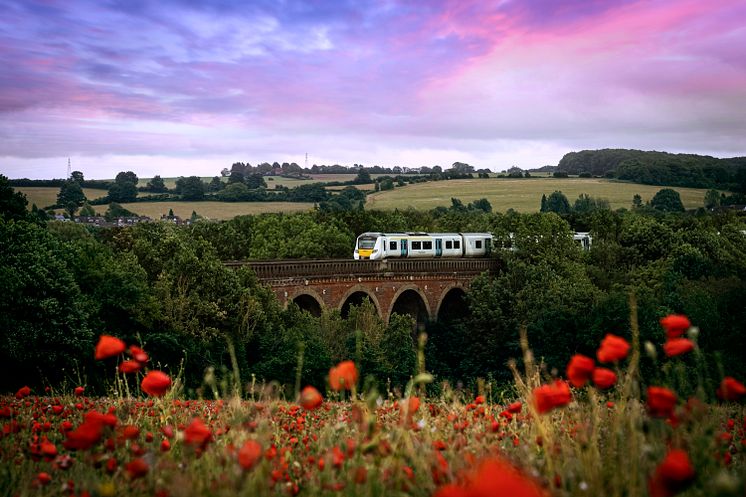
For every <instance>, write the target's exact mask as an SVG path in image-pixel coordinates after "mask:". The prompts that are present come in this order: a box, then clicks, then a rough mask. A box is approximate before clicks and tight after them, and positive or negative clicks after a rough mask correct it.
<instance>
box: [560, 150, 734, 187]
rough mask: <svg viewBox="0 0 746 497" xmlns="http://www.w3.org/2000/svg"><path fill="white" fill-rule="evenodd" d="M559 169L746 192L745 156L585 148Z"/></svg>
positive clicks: (572, 172) (566, 160) (650, 181)
mask: <svg viewBox="0 0 746 497" xmlns="http://www.w3.org/2000/svg"><path fill="white" fill-rule="evenodd" d="M557 167H558V170H559V171H564V172H566V173H568V174H580V173H583V172H589V173H591V174H593V175H594V176H606V177H614V178H618V179H623V180H628V181H633V182H635V183H643V184H646V185H666V186H685V187H692V188H718V189H721V190H735V191H746V157H732V158H727V159H718V158H715V157H710V156H708V155H695V154H669V153H668V152H655V151H643V150H627V149H603V150H582V151H580V152H570V153H568V154H565V156H564V157H562V160H560V162H559V164H558V166H557Z"/></svg>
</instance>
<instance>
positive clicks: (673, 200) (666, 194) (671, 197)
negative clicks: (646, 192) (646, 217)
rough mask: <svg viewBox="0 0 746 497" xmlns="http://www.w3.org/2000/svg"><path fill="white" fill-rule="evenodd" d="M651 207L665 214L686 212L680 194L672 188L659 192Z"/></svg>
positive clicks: (651, 202)
mask: <svg viewBox="0 0 746 497" xmlns="http://www.w3.org/2000/svg"><path fill="white" fill-rule="evenodd" d="M650 206H651V207H653V208H654V209H657V210H659V211H664V212H684V204H682V203H681V196H680V195H679V192H677V191H676V190H672V189H671V188H663V189H662V190H658V193H656V194H655V195H654V196H653V198H652V199H650Z"/></svg>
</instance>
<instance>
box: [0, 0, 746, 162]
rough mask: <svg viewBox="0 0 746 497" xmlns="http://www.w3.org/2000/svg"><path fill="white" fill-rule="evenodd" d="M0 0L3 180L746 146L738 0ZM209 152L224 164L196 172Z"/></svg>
mask: <svg viewBox="0 0 746 497" xmlns="http://www.w3.org/2000/svg"><path fill="white" fill-rule="evenodd" d="M3 3H4V5H3V7H4V9H3V16H2V17H0V64H2V67H3V70H2V71H0V169H2V171H3V172H4V173H5V174H10V175H11V176H16V175H19V174H23V175H28V174H25V173H24V171H26V168H27V167H28V165H29V164H30V163H33V162H34V161H37V162H38V163H40V164H41V163H42V162H43V163H45V164H46V163H52V162H54V161H56V160H62V159H61V158H62V157H67V156H68V155H73V156H77V157H81V158H84V159H82V160H89V159H90V162H91V163H95V164H96V165H97V168H98V169H96V170H92V171H89V172H88V175H90V176H101V177H106V176H111V175H112V173H116V169H115V168H116V167H119V164H121V163H122V162H126V161H127V160H128V159H127V158H130V159H134V158H137V159H138V160H143V158H144V157H150V158H151V159H152V161H155V162H158V163H160V164H163V165H166V164H177V163H178V164H180V166H179V167H178V168H176V169H175V170H174V171H172V172H169V171H162V172H161V174H164V175H170V174H183V173H184V172H185V171H189V170H190V168H191V169H192V170H194V172H199V173H201V174H210V173H211V172H214V171H217V170H219V169H221V168H222V167H224V166H226V165H229V162H231V161H233V160H249V161H254V162H255V161H260V160H281V159H282V158H283V157H296V158H300V157H302V155H303V153H304V152H310V153H311V155H312V156H314V157H316V158H317V159H318V162H322V161H324V162H339V163H352V162H358V163H360V162H363V163H368V164H373V163H379V164H391V165H393V164H400V165H404V164H407V163H408V164H411V165H425V164H433V163H440V164H449V163H450V162H453V161H454V160H457V159H459V158H462V160H470V161H472V163H474V164H475V165H477V166H479V167H493V168H502V167H507V166H509V165H512V164H519V165H522V166H526V167H531V166H537V165H543V164H545V163H548V162H549V163H556V161H557V160H558V159H559V158H560V157H561V155H562V153H563V152H564V151H568V150H570V149H580V148H593V147H600V146H624V147H638V148H656V149H667V150H672V151H684V150H686V151H693V152H702V153H715V154H725V155H727V154H733V155H737V154H741V155H743V154H746V143H744V139H743V136H746V118H744V117H743V113H742V110H741V109H742V108H743V107H744V104H746V52H744V51H743V50H742V48H741V47H743V46H746V28H744V27H743V26H744V25H746V22H745V21H746V5H744V4H743V2H740V1H737V0H719V1H715V2H708V3H705V2H699V1H691V0H683V1H678V0H656V1H625V2H606V1H595V2H588V1H581V0H577V1H568V2H554V1H549V0H544V1H540V0H537V1H527V2H517V1H495V2H482V1H476V0H475V1H464V0H439V1H434V2H411V1H404V0H400V1H399V0H397V1H383V2H382V1H372V0H371V1H369V2H359V1H338V2H331V1H330V2H303V1H295V0H289V1H285V2H276V1H269V0H268V1H266V2H261V1H255V2H243V1H238V0H236V1H214V2H199V3H198V2H190V1H186V0H184V1H176V0H166V1H163V2H157V3H156V2H145V1H139V2H138V1H134V2H133V1H109V2H98V1H93V0H90V1H88V0H86V1H71V2H51V1H37V2H34V1H28V0H6V1H5V2H3ZM531 151H534V152H533V154H532V153H531ZM271 154H276V155H275V156H269V155H271ZM209 157H214V158H216V160H218V158H219V160H222V161H227V163H225V164H221V165H219V166H220V167H218V165H216V168H215V169H214V170H213V171H197V170H196V168H198V167H205V164H206V162H205V161H206V160H207V162H209V163H211V159H210V160H208V159H206V158H209ZM231 158H232V159H231ZM449 161H450V162H449ZM130 167H131V168H133V169H137V168H138V167H142V168H148V167H150V165H148V164H141V165H138V164H134V163H132V164H131V166H130ZM164 167H165V166H164ZM35 171H38V174H36V175H41V176H44V175H45V172H44V169H43V168H38V169H35Z"/></svg>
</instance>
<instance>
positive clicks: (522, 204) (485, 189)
mask: <svg viewBox="0 0 746 497" xmlns="http://www.w3.org/2000/svg"><path fill="white" fill-rule="evenodd" d="M320 176H321V177H322V178H323V177H329V176H335V175H320ZM336 176H342V175H336ZM345 176H349V175H345ZM344 179H346V178H335V179H334V181H344ZM279 180H282V181H293V180H286V179H285V178H279ZM327 180H329V181H331V178H328V179H327ZM166 181H167V184H168V180H166ZM314 181H318V180H317V179H316V178H314V179H313V180H307V181H303V182H301V181H298V180H295V185H298V184H300V183H311V182H314ZM269 184H270V185H272V182H269ZM288 186H293V185H291V184H288ZM362 187H363V188H364V189H368V188H369V187H372V185H362ZM661 188H662V187H660V186H652V185H640V184H636V183H625V182H620V181H613V180H607V179H597V178H588V179H583V178H569V179H555V178H530V179H494V178H490V179H468V180H451V181H432V182H428V183H417V184H414V185H408V186H405V187H399V188H395V189H394V190H389V191H385V192H376V193H371V194H370V195H368V201H367V204H366V208H367V209H384V210H385V209H396V208H398V209H406V208H408V207H413V208H415V209H432V208H434V207H438V206H441V205H442V206H445V207H448V206H450V205H451V198H452V197H457V198H459V199H461V201H462V202H464V203H469V202H472V201H474V200H478V199H480V198H486V199H487V200H489V201H490V203H491V204H492V208H493V210H495V211H500V212H504V211H506V210H508V209H511V208H512V209H515V210H517V211H519V212H536V211H538V210H539V205H540V202H541V195H542V194H546V195H549V194H550V193H552V192H553V191H555V190H560V191H562V192H563V193H564V194H565V195H566V196H567V198H568V199H569V200H570V203H573V202H574V201H575V199H576V198H578V196H579V195H580V194H581V193H587V194H589V195H591V196H593V197H600V198H605V199H608V200H609V202H610V203H611V207H612V208H614V209H617V208H620V207H627V208H629V207H630V206H631V205H632V197H633V196H634V195H635V194H636V193H637V194H640V195H641V196H642V199H643V201H647V200H650V199H651V198H652V197H653V195H655V193H656V192H657V191H658V190H660V189H661ZM675 189H676V190H677V191H678V192H679V194H680V195H681V200H682V202H683V203H684V206H685V207H686V208H689V209H692V208H697V207H701V206H702V205H703V199H704V196H705V191H706V190H704V189H697V188H675ZM17 190H19V191H21V192H23V193H24V194H25V195H26V197H27V198H28V201H29V206H30V205H31V204H32V203H36V205H37V206H39V207H44V206H47V205H51V204H53V203H55V202H56V200H57V193H58V191H59V189H58V188H45V187H20V188H18V189H17ZM84 192H85V194H86V196H87V197H88V198H89V199H94V198H98V197H100V196H102V195H104V194H105V191H104V190H92V189H87V188H86V189H84ZM124 206H125V207H126V208H127V209H129V210H131V211H133V212H136V213H138V214H141V215H145V216H150V217H160V215H161V214H165V213H167V212H168V210H169V209H173V210H174V213H175V214H176V215H178V216H182V217H185V216H190V215H191V213H192V211H193V210H196V211H197V213H198V214H200V215H201V216H205V217H209V218H211V219H230V218H232V217H234V216H238V215H243V214H259V213H262V212H297V211H304V210H308V209H310V208H312V207H313V204H310V203H295V202H236V203H227V202H139V203H132V204H124ZM95 209H96V211H97V212H103V211H105V210H106V206H95Z"/></svg>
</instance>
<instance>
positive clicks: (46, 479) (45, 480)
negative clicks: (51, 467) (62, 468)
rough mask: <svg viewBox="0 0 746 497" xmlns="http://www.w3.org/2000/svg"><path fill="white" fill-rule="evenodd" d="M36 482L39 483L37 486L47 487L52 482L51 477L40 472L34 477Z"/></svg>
mask: <svg viewBox="0 0 746 497" xmlns="http://www.w3.org/2000/svg"><path fill="white" fill-rule="evenodd" d="M36 481H37V482H39V485H42V486H44V485H49V483H50V482H51V481H52V477H51V476H49V473H44V472H41V473H39V474H38V475H36Z"/></svg>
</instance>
